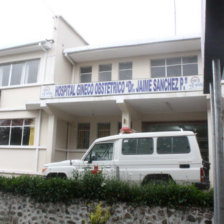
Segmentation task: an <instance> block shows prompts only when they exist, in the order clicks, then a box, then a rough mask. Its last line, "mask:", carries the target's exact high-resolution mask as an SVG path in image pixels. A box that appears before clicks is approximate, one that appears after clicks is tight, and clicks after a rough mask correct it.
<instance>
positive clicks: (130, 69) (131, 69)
mask: <svg viewBox="0 0 224 224" xmlns="http://www.w3.org/2000/svg"><path fill="white" fill-rule="evenodd" d="M129 63H130V64H131V68H129V69H120V64H129ZM118 69H119V80H124V79H120V72H121V71H131V80H132V77H133V63H132V62H131V61H127V62H119V65H118ZM128 80H129V79H128Z"/></svg>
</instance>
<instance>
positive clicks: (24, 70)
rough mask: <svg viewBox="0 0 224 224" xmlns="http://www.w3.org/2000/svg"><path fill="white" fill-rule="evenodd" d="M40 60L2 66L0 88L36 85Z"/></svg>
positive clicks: (0, 68) (0, 66) (0, 67)
mask: <svg viewBox="0 0 224 224" xmlns="http://www.w3.org/2000/svg"><path fill="white" fill-rule="evenodd" d="M39 63H40V60H39V59H35V60H30V61H23V62H16V63H11V64H4V65H0V86H14V85H23V84H31V83H36V82H37V78H38V70H39Z"/></svg>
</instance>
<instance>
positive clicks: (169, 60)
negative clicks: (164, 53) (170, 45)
mask: <svg viewBox="0 0 224 224" xmlns="http://www.w3.org/2000/svg"><path fill="white" fill-rule="evenodd" d="M166 64H167V65H180V64H181V58H167V59H166Z"/></svg>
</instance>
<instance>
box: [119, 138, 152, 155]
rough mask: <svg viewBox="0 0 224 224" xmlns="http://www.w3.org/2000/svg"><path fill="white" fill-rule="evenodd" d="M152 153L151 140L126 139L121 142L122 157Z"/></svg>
mask: <svg viewBox="0 0 224 224" xmlns="http://www.w3.org/2000/svg"><path fill="white" fill-rule="evenodd" d="M152 153H153V139H152V138H127V139H124V140H123V142H122V154H123V155H148V154H152Z"/></svg>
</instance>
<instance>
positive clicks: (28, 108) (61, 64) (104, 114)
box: [0, 17, 212, 177]
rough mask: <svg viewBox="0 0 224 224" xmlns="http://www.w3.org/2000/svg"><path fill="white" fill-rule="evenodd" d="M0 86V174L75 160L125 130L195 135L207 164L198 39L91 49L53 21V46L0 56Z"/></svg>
mask: <svg viewBox="0 0 224 224" xmlns="http://www.w3.org/2000/svg"><path fill="white" fill-rule="evenodd" d="M0 84H1V104H0V119H1V120H0V172H1V173H3V174H8V173H40V172H41V169H42V167H43V164H45V163H48V162H53V161H60V160H65V159H74V158H80V157H81V156H82V155H83V153H84V152H85V151H86V149H87V148H88V146H89V145H90V143H91V142H92V141H93V140H94V139H95V138H97V137H101V136H106V135H113V134H117V133H118V132H119V129H120V128H121V127H122V126H127V127H132V128H133V129H135V130H136V131H160V130H180V129H181V128H182V129H184V130H193V131H194V132H196V133H198V141H199V144H200V147H201V152H202V155H203V158H204V159H206V160H208V158H209V159H210V162H212V160H211V158H212V145H211V144H212V143H211V138H212V133H211V114H210V109H209V108H210V103H209V99H208V97H207V95H204V94H203V74H202V65H201V43H200V37H187V38H185V37H182V38H173V39H169V40H157V41H152V42H150V41H148V42H136V43H125V44H120V45H110V46H96V47H94V46H89V45H88V44H87V43H86V41H85V40H84V39H83V38H82V37H81V36H80V35H79V34H78V33H77V32H76V31H75V30H74V29H73V28H72V27H71V26H70V25H69V24H68V23H67V22H66V21H65V20H64V19H63V18H62V17H57V18H56V19H55V29H54V36H53V38H52V40H45V41H41V42H38V43H33V44H27V45H23V46H17V47H12V48H7V49H2V50H0ZM208 145H209V147H208ZM208 148H209V150H208ZM211 171H212V169H211ZM210 175H211V177H212V172H210Z"/></svg>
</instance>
